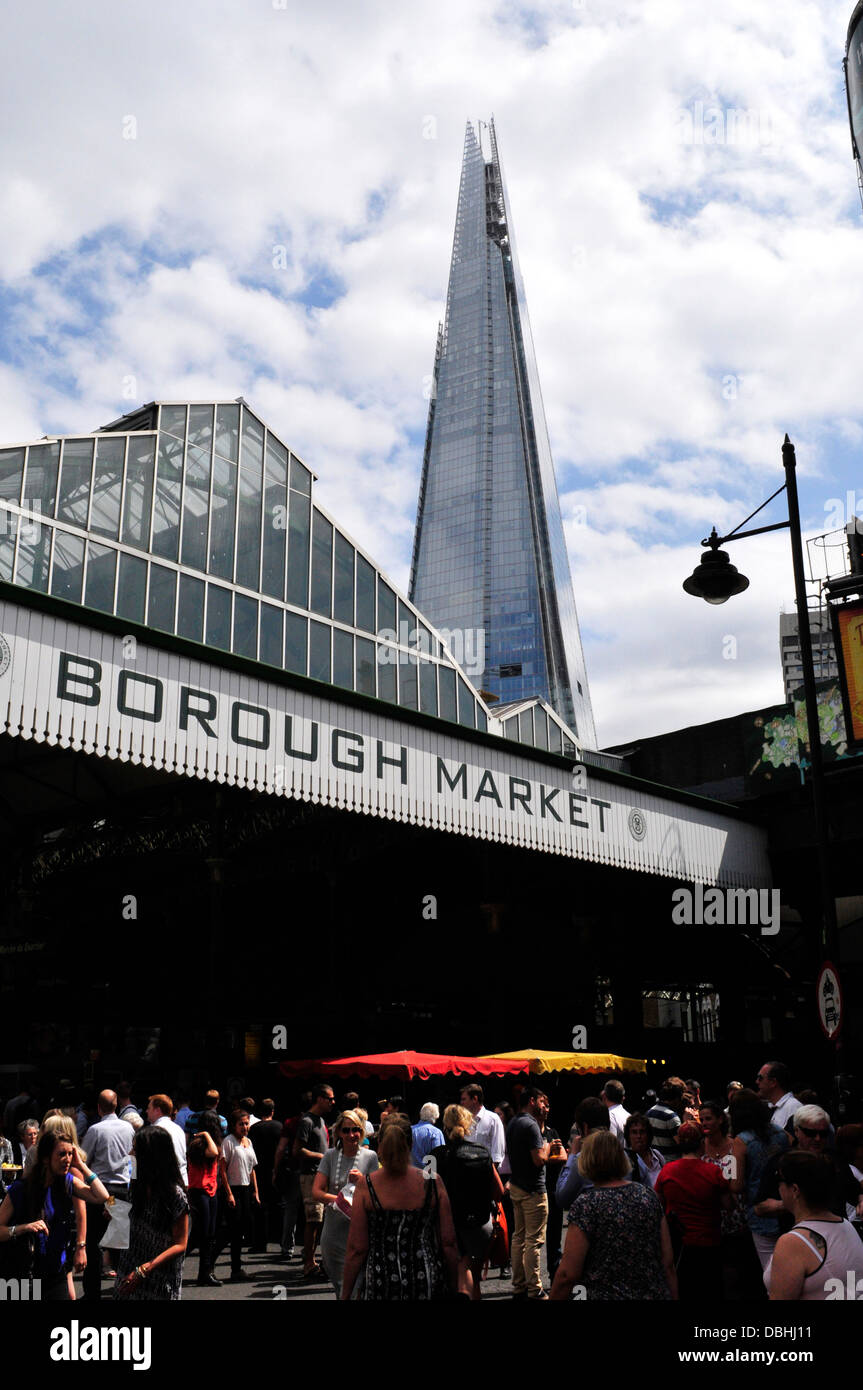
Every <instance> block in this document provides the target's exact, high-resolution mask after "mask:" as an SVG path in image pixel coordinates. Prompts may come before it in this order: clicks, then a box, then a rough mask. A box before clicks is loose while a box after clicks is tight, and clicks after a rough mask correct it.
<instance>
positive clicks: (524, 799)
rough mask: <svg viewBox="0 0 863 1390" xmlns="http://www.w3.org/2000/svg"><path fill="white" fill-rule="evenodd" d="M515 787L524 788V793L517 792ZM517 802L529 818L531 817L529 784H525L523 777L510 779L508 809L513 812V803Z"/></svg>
mask: <svg viewBox="0 0 863 1390" xmlns="http://www.w3.org/2000/svg"><path fill="white" fill-rule="evenodd" d="M516 785H518V786H520V787H524V791H523V792H517V791H516ZM517 801H518V802H520V804H521V805H522V806H523V807H524V809H525V810H526V811H527V814H528V815H529V816H532V815H533V811H532V810H531V809H530V782H526V781H525V780H524V778H523V777H510V779H509V809H510V810H511V811H514V810H515V803H516V802H517Z"/></svg>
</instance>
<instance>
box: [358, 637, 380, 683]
mask: <svg viewBox="0 0 863 1390" xmlns="http://www.w3.org/2000/svg"><path fill="white" fill-rule="evenodd" d="M376 669H377V662H376V661H375V644H374V642H372V641H370V640H369V638H368V637H358V638H357V690H358V691H359V692H360V694H361V695H376V694H377V691H376V689H375V671H376Z"/></svg>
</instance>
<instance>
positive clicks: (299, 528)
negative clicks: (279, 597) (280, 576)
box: [287, 492, 311, 608]
mask: <svg viewBox="0 0 863 1390" xmlns="http://www.w3.org/2000/svg"><path fill="white" fill-rule="evenodd" d="M310 525H311V502H310V501H309V498H308V497H302V496H301V495H300V493H298V492H292V493H291V510H290V527H289V531H288V593H287V599H288V603H293V604H295V605H296V606H297V608H308V606H309V528H310Z"/></svg>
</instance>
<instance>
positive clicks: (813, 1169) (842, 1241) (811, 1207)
mask: <svg viewBox="0 0 863 1390" xmlns="http://www.w3.org/2000/svg"><path fill="white" fill-rule="evenodd" d="M835 1184H836V1174H835V1170H834V1167H833V1164H832V1163H831V1161H830V1159H829V1158H827V1157H826V1156H825V1155H823V1154H813V1153H806V1152H803V1151H802V1150H799V1149H798V1150H796V1151H795V1152H794V1153H790V1154H785V1155H784V1157H783V1158H782V1159H781V1160H780V1163H779V1195H780V1197H781V1198H782V1201H783V1204H784V1205H785V1207H786V1208H787V1209H788V1211H790V1212H791V1214H792V1215H793V1217H794V1226H793V1227H792V1229H791V1230H790V1231H788V1233H787V1234H786V1235H784V1236H780V1237H779V1239H778V1241H777V1242H776V1249H775V1250H774V1252H773V1257H772V1259H771V1260H770V1262H769V1263H768V1265H767V1268H766V1269H765V1271H764V1283H765V1284H766V1286H767V1290H768V1292H769V1294H770V1299H771V1302H776V1301H783V1300H800V1301H801V1302H806V1303H811V1302H824V1301H828V1300H830V1299H844V1298H849V1297H851V1298H857V1297H859V1294H860V1292H863V1241H861V1239H860V1237H859V1236H858V1234H857V1232H856V1231H855V1230H854V1227H853V1226H852V1225H851V1223H850V1221H846V1220H844V1219H843V1218H842V1217H841V1216H834V1215H833V1213H832V1212H831V1211H830V1200H831V1196H832V1193H833V1191H834V1188H835ZM858 1280H859V1281H861V1282H860V1284H859V1285H858ZM849 1290H853V1292H849Z"/></svg>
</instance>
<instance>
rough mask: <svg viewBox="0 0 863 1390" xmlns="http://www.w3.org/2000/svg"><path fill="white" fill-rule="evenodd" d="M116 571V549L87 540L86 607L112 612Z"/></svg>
mask: <svg viewBox="0 0 863 1390" xmlns="http://www.w3.org/2000/svg"><path fill="white" fill-rule="evenodd" d="M118 501H119V498H118ZM116 573H117V552H116V550H113V549H112V548H111V546H109V545H94V544H93V542H92V541H88V542H87V580H86V584H85V587H84V603H85V604H86V605H87V607H88V608H96V609H98V611H99V612H100V613H113V611H114V579H115V576H116Z"/></svg>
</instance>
